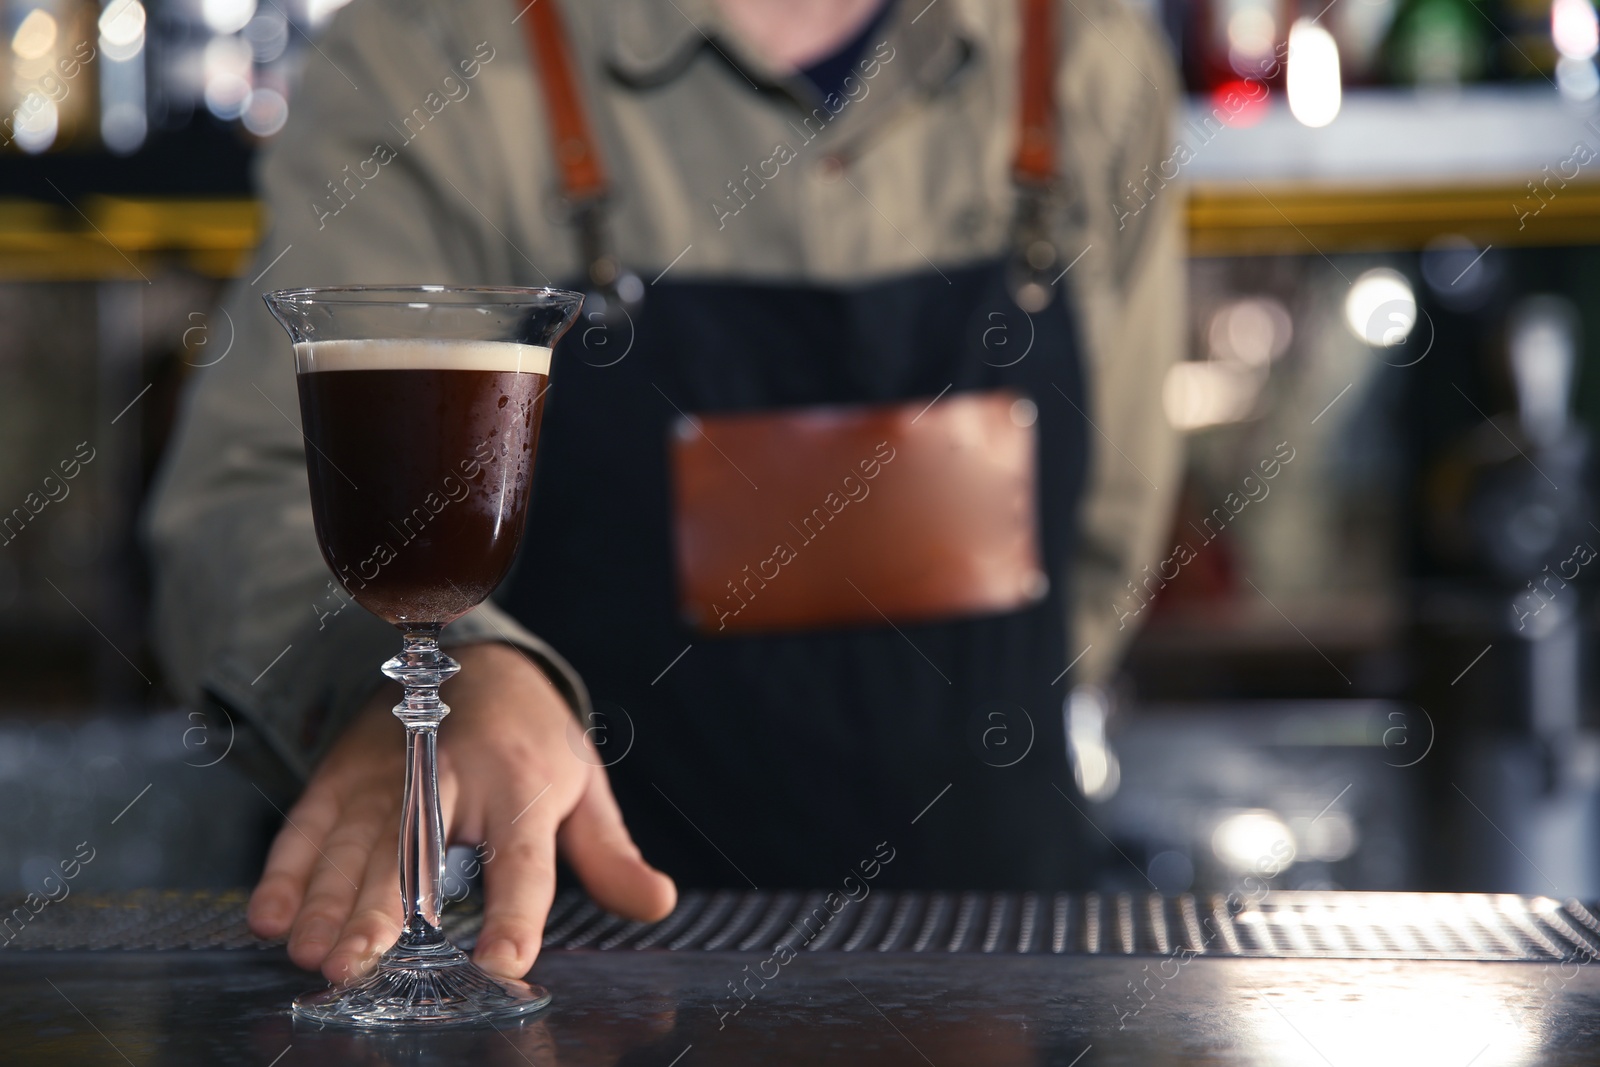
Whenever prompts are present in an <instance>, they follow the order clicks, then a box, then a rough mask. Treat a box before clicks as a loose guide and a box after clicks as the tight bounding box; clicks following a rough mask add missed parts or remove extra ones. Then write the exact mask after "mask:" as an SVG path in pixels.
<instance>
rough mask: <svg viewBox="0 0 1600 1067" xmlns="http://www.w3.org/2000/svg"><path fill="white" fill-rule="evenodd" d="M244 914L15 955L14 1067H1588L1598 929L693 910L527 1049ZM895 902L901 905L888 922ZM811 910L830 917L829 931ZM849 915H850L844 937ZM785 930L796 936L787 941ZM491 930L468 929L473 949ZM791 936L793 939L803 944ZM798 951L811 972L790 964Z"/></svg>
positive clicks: (123, 926)
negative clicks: (335, 974) (326, 963)
mask: <svg viewBox="0 0 1600 1067" xmlns="http://www.w3.org/2000/svg"><path fill="white" fill-rule="evenodd" d="M243 899H244V898H243V894H241V893H232V894H220V895H218V894H179V893H170V894H155V893H144V894H133V895H123V896H121V897H91V896H88V895H84V896H82V897H73V898H69V899H68V900H66V901H63V902H61V903H60V904H53V905H50V906H49V907H48V908H46V909H44V910H43V911H41V913H40V914H39V915H38V916H37V917H36V918H35V919H33V920H31V921H30V923H29V924H28V927H27V928H25V929H24V930H23V931H22V933H21V934H20V935H18V936H17V937H16V938H15V939H14V940H13V941H12V942H11V944H10V945H9V946H8V950H7V951H5V952H0V1002H3V1003H4V1004H5V1005H6V1011H5V1015H6V1017H7V1020H8V1021H9V1022H10V1023H11V1024H12V1025H10V1026H7V1027H6V1028H5V1031H4V1036H3V1037H0V1062H4V1063H7V1064H29V1065H31V1064H40V1065H49V1064H73V1065H78V1064H99V1063H106V1064H121V1063H128V1064H135V1065H138V1067H144V1065H146V1064H202V1063H203V1064H228V1065H232V1064H238V1065H259V1067H296V1065H320V1064H350V1063H363V1064H395V1065H400V1064H405V1065H422V1064H446V1063H471V1064H476V1065H485V1067H487V1065H500V1064H506V1065H513V1064H536V1065H539V1067H545V1065H556V1064H560V1065H564V1067H585V1065H612V1064H626V1065H635V1064H639V1065H644V1064H654V1065H660V1067H696V1065H716V1064H779V1065H787V1064H817V1063H826V1064H830V1065H847V1064H858V1063H861V1064H868V1063H870V1064H890V1065H893V1064H908V1065H912V1064H933V1065H936V1067H952V1065H958V1064H993V1065H1000V1067H1004V1065H1012V1064H1016V1065H1023V1064H1027V1065H1056V1064H1059V1065H1062V1067H1068V1065H1081V1067H1091V1065H1094V1064H1166V1063H1185V1064H1189V1063H1204V1064H1213V1063H1215V1064H1258V1063H1259V1064H1307V1065H1311V1064H1317V1065H1326V1064H1332V1065H1337V1067H1344V1065H1351V1067H1380V1065H1386V1064H1408V1065H1409V1064H1443V1065H1447V1067H1468V1065H1469V1064H1470V1065H1471V1067H1489V1065H1508V1064H1546V1063H1548V1064H1588V1063H1594V1062H1596V1059H1597V1057H1600V978H1597V977H1596V968H1594V967H1591V966H1588V964H1589V963H1590V962H1591V961H1592V960H1593V959H1594V958H1595V956H1596V955H1597V954H1600V922H1597V921H1596V920H1595V917H1594V914H1593V913H1592V912H1591V910H1590V909H1589V908H1588V907H1586V906H1585V905H1583V904H1581V903H1578V902H1576V901H1568V902H1557V901H1553V900H1549V899H1547V898H1534V899H1528V898H1519V897H1471V896H1402V895H1378V894H1345V893H1320V894H1306V893H1300V894H1295V893H1278V894H1272V895H1269V896H1266V897H1264V898H1262V899H1261V900H1259V901H1254V902H1241V901H1238V900H1231V901H1229V900H1222V899H1220V898H1219V899H1214V900H1206V899H1199V900H1197V899H1195V898H1192V897H1180V898H1167V899H1163V898H1160V897H1154V896H1145V895H1132V894H1123V895H1119V896H1114V897H1104V898H1101V897H1097V896H1095V895H1093V894H1090V895H1087V896H1077V895H1067V894H1041V895H1034V894H1029V895H1012V894H914V893H898V894H896V893H889V892H880V893H876V894H873V895H872V896H871V897H869V898H867V899H866V900H864V901H862V902H860V903H854V902H852V903H850V904H848V905H846V906H845V907H844V908H843V909H842V910H841V911H840V912H839V913H838V914H837V915H835V916H833V917H831V919H830V920H829V921H828V922H827V923H825V924H821V925H820V926H819V925H817V924H814V923H808V922H806V921H805V917H806V916H807V915H810V914H814V910H813V909H814V907H815V905H812V904H811V902H812V901H821V900H822V894H801V893H790V894H751V893H717V894H706V893H691V894H685V896H684V899H683V901H682V902H681V904H680V906H679V909H678V911H676V912H675V913H674V914H673V916H671V917H669V918H668V919H666V920H664V921H663V922H662V923H659V924H655V925H647V924H636V923H626V922H624V921H622V920H620V919H616V918H614V917H611V916H606V915H604V914H603V913H601V912H599V911H598V910H597V909H595V908H594V907H593V905H591V904H589V903H588V902H587V901H584V900H582V899H581V898H579V897H577V896H575V895H570V894H568V895H563V897H562V898H560V899H558V901H557V904H556V907H555V910H554V911H553V912H552V921H551V923H550V926H549V930H548V936H547V943H546V948H545V951H544V953H543V954H542V955H541V957H540V959H539V961H538V962H537V964H536V965H535V966H534V969H533V972H532V974H531V976H530V977H531V978H532V979H533V980H535V981H538V982H542V983H543V984H545V985H547V986H548V987H549V988H550V989H551V990H552V991H553V992H554V994H555V1001H554V1003H553V1004H552V1006H551V1007H550V1008H548V1009H547V1010H545V1011H544V1012H542V1013H540V1014H539V1015H537V1016H535V1017H533V1018H531V1019H530V1020H528V1021H526V1022H524V1023H522V1024H521V1025H519V1026H501V1027H498V1028H494V1027H488V1026H485V1027H481V1028H460V1029H451V1030H436V1031H431V1032H425V1033H416V1032H407V1033H388V1034H379V1033H360V1032H353V1031H340V1030H333V1029H324V1030H318V1029H316V1028H314V1027H308V1026H306V1025H305V1024H302V1023H297V1022H295V1021H294V1020H293V1019H291V1018H290V1016H289V1014H288V1010H287V1009H288V1003H289V1000H290V998H291V997H293V996H294V995H295V994H297V993H299V992H302V991H304V990H306V989H308V988H310V987H312V986H314V985H315V984H316V982H317V979H316V978H315V976H311V975H308V974H306V973H304V972H302V971H299V970H297V969H296V968H295V967H294V966H293V965H292V964H290V963H289V961H288V959H287V957H286V956H285V955H284V953H283V950H282V948H281V946H272V945H261V944H259V943H257V942H255V941H254V940H253V939H251V938H250V937H249V935H248V934H247V933H245V932H244V931H243V929H242V926H241V925H240V920H241V917H242V904H243ZM874 901H877V902H878V903H877V904H874ZM808 905H810V907H808ZM824 914H827V912H826V911H824ZM775 916H776V917H777V918H774V917H775ZM475 922H476V916H475V915H474V914H473V913H472V912H471V911H470V910H468V909H458V910H457V912H456V914H455V915H453V916H452V919H451V922H450V926H451V929H452V932H453V934H454V936H456V937H457V938H458V939H459V940H460V941H462V942H470V940H471V937H472V932H473V927H474V924H475ZM795 922H798V923H799V925H798V926H796V927H793V929H794V932H792V933H791V932H787V931H784V932H780V931H779V930H777V929H776V928H774V929H770V930H769V929H765V927H768V926H772V927H777V926H790V925H791V924H793V923H795ZM784 945H787V946H789V948H790V949H791V951H787V952H785V951H780V950H778V949H779V946H784Z"/></svg>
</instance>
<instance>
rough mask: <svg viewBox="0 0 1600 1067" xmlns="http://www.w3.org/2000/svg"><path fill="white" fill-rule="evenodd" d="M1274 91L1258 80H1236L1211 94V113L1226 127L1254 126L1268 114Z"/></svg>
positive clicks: (1224, 83) (1222, 85)
mask: <svg viewBox="0 0 1600 1067" xmlns="http://www.w3.org/2000/svg"><path fill="white" fill-rule="evenodd" d="M1271 98H1272V89H1271V88H1270V87H1269V86H1268V85H1267V83H1266V82H1264V81H1261V80H1260V79H1257V78H1236V79H1234V80H1233V81H1229V82H1223V83H1222V84H1221V85H1219V86H1217V87H1216V88H1215V89H1213V90H1212V92H1211V113H1212V114H1213V115H1215V116H1216V117H1217V119H1218V120H1219V121H1220V122H1222V123H1223V124H1224V125H1226V126H1233V127H1235V128H1237V129H1243V128H1245V127H1247V126H1254V125H1255V124H1256V123H1258V122H1260V121H1261V118H1262V116H1263V115H1265V114H1266V113H1267V101H1268V100H1270V99H1271Z"/></svg>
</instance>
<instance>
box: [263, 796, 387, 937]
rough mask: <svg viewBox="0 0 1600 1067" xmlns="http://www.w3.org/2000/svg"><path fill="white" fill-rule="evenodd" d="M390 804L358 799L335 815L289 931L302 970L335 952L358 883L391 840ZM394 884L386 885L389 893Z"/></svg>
mask: <svg viewBox="0 0 1600 1067" xmlns="http://www.w3.org/2000/svg"><path fill="white" fill-rule="evenodd" d="M393 809H394V805H393V803H392V802H388V801H387V800H386V799H385V798H379V797H376V796H373V795H361V796H358V797H357V798H356V800H355V802H354V804H353V805H351V806H349V807H346V808H344V809H342V810H341V811H340V812H339V819H338V823H337V825H336V826H335V827H334V828H333V830H331V831H330V832H329V834H328V837H327V839H326V841H325V842H324V843H323V844H322V846H321V848H320V850H319V857H318V860H319V861H318V863H317V866H316V869H315V870H314V871H313V872H312V875H311V883H310V885H309V887H308V888H307V889H306V895H305V899H304V901H303V902H302V903H301V906H300V913H299V914H298V915H297V916H295V920H294V924H293V927H292V928H291V930H290V932H289V958H290V959H292V960H294V962H295V963H296V964H298V965H299V966H301V967H306V968H314V967H319V966H321V964H322V961H323V960H324V959H325V958H326V957H327V955H328V952H329V950H331V949H332V948H333V944H334V941H335V940H336V939H337V938H338V936H339V931H340V930H341V929H343V927H344V924H345V922H346V921H347V920H348V919H349V918H350V913H351V911H352V910H353V909H354V908H355V903H356V898H357V896H358V895H359V894H360V884H359V883H358V882H357V881H356V879H358V878H360V877H362V875H363V874H365V872H366V870H367V866H368V863H369V861H370V860H371V857H372V853H373V850H374V848H377V847H380V846H382V845H387V846H388V847H390V848H392V847H393V843H394V840H395V837H394V831H393V830H392V829H391V828H390V827H391V825H392V824H391V821H390V819H391V816H392V813H393ZM393 887H394V883H392V882H391V883H390V888H391V890H392V889H393Z"/></svg>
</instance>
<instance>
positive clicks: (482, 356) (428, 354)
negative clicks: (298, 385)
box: [294, 341, 550, 375]
mask: <svg viewBox="0 0 1600 1067" xmlns="http://www.w3.org/2000/svg"><path fill="white" fill-rule="evenodd" d="M294 365H295V369H296V370H298V371H299V372H300V373H301V374H310V373H313V372H314V371H324V370H480V371H509V372H511V373H522V374H546V375H547V374H549V373H550V349H548V348H546V347H544V346H543V345H524V344H518V343H516V342H515V341H301V342H299V343H298V344H296V345H295V346H294Z"/></svg>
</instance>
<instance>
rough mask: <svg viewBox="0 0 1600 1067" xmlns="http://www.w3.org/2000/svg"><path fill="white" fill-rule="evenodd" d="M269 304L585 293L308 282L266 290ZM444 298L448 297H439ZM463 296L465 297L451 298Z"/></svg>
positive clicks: (524, 298)
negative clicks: (317, 283)
mask: <svg viewBox="0 0 1600 1067" xmlns="http://www.w3.org/2000/svg"><path fill="white" fill-rule="evenodd" d="M261 295H262V298H263V299H265V300H266V301H267V302H268V303H269V304H271V303H281V304H369V305H379V306H381V305H390V304H392V305H397V306H402V307H403V306H405V305H407V304H415V303H421V302H425V301H427V300H428V299H433V300H436V301H438V302H439V303H441V304H444V305H446V306H449V305H455V306H460V305H470V304H472V303H473V302H474V301H473V298H477V302H478V303H482V304H497V305H502V306H507V307H514V306H516V305H518V304H529V305H532V304H537V303H539V302H541V298H543V299H549V298H557V299H559V300H576V301H581V300H582V299H583V294H582V293H579V292H575V291H574V290H571V289H557V288H555V287H553V286H548V285H544V286H538V287H529V286H516V285H308V286H298V287H296V288H292V289H272V290H269V291H267V292H265V293H262V294H261ZM440 297H444V298H446V299H444V300H439V298H440ZM451 298H463V299H451Z"/></svg>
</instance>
